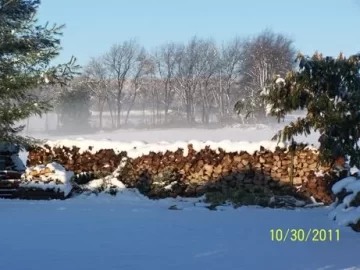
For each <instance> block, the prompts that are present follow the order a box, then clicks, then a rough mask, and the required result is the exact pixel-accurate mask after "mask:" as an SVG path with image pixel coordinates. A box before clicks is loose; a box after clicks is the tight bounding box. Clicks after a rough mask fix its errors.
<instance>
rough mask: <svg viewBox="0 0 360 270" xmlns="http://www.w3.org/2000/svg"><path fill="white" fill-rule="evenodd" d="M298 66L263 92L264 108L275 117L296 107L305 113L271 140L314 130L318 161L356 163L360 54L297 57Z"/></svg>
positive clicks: (358, 162)
mask: <svg viewBox="0 0 360 270" xmlns="http://www.w3.org/2000/svg"><path fill="white" fill-rule="evenodd" d="M296 60H297V62H298V64H299V70H298V71H293V72H289V73H288V74H287V75H286V78H285V79H281V78H275V79H274V81H273V83H272V84H271V85H269V87H267V88H266V91H265V92H264V95H263V97H264V99H265V101H266V102H267V103H268V104H270V105H271V108H270V113H271V115H273V116H276V117H277V118H278V120H280V119H281V118H283V117H284V116H285V115H286V114H287V113H289V112H290V111H293V110H297V109H306V110H307V114H306V116H305V117H303V118H298V119H297V120H296V121H295V122H292V123H290V124H289V125H287V126H285V127H284V129H283V130H281V131H280V132H279V133H278V134H276V136H274V138H273V139H280V138H283V141H287V140H292V139H293V137H294V136H296V135H299V134H305V135H308V134H310V132H311V130H314V131H318V132H319V133H320V138H319V143H320V149H319V150H320V158H321V162H333V161H334V159H336V158H337V157H340V156H348V157H350V165H351V166H354V165H356V166H359V165H360V151H359V150H360V149H359V145H358V141H359V138H360V73H359V71H360V55H353V56H351V57H349V58H345V57H344V56H343V55H342V54H340V55H339V57H338V58H336V59H335V58H332V57H323V56H322V55H321V54H318V53H315V54H314V55H313V56H312V57H311V58H310V57H305V56H303V55H301V54H299V55H298V56H297V59H296Z"/></svg>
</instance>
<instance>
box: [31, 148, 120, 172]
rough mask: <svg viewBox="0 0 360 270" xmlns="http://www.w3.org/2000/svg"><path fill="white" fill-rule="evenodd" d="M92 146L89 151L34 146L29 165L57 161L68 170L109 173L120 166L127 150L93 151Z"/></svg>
mask: <svg viewBox="0 0 360 270" xmlns="http://www.w3.org/2000/svg"><path fill="white" fill-rule="evenodd" d="M91 150H92V147H91V146H89V147H88V151H84V152H81V151H80V148H79V147H76V146H73V147H66V146H62V147H50V146H49V145H44V147H38V148H34V149H32V150H31V151H29V156H28V160H27V166H36V165H40V164H47V163H49V162H57V163H59V164H61V165H62V166H63V167H64V168H65V169H66V170H69V171H73V172H75V173H81V172H93V173H96V174H99V175H109V174H111V173H112V172H113V171H115V170H116V168H117V167H118V166H119V164H120V161H121V158H122V157H123V156H125V155H126V153H125V152H122V153H119V154H115V152H114V150H113V149H101V150H99V151H97V152H95V153H91V152H90V151H91Z"/></svg>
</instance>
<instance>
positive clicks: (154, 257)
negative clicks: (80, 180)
mask: <svg viewBox="0 0 360 270" xmlns="http://www.w3.org/2000/svg"><path fill="white" fill-rule="evenodd" d="M172 204H177V205H178V206H179V207H181V208H182V210H168V207H169V206H170V205H172ZM0 211H1V218H2V220H1V222H0V230H1V231H2V232H3V233H2V236H1V241H0V250H1V252H0V262H1V265H2V268H1V269H11V270H22V269H37V270H43V269H44V270H45V269H46V270H47V269H52V270H58V269H59V270H63V269H68V270H70V269H74V270H81V269H84V270H85V269H86V270H91V269H94V270H95V269H96V270H98V269H107V270H110V269H114V270H115V269H116V270H117V269H164V270H167V269H173V270H177V269H179V270H184V269H189V270H190V269H194V270H195V269H196V270H198V269H216V270H217V269H226V270H230V269H234V270H235V269H236V270H238V269H260V270H262V269H277V270H280V269H284V270H289V269H360V260H359V256H358V250H359V247H360V234H356V233H354V232H353V231H351V230H350V229H349V228H340V240H339V241H335V236H333V241H329V239H327V240H326V241H324V242H312V241H311V240H308V241H307V242H291V241H290V240H286V241H285V242H276V241H272V240H271V235H270V230H271V229H283V230H284V232H285V231H286V230H287V229H304V230H305V231H307V230H308V229H310V228H311V229H326V230H329V229H331V230H333V231H335V230H336V229H338V228H339V227H337V226H336V224H335V223H334V222H332V221H331V220H330V219H329V217H328V216H327V214H328V210H327V209H325V208H322V209H312V210H299V211H294V210H269V209H256V208H245V207H243V208H240V209H237V210H233V209H230V208H224V210H223V211H210V210H208V209H206V208H204V207H201V206H193V203H192V202H191V201H190V202H187V203H185V202H183V203H179V202H176V201H173V202H172V201H170V200H163V201H157V202H154V201H153V202H151V201H148V200H146V199H142V198H140V197H137V196H131V195H123V196H121V195H120V196H119V197H116V198H113V197H107V196H105V195H104V196H101V197H100V198H86V199H83V198H76V199H70V200H67V201H52V202H28V201H10V200H2V201H0ZM357 267H358V268H357Z"/></svg>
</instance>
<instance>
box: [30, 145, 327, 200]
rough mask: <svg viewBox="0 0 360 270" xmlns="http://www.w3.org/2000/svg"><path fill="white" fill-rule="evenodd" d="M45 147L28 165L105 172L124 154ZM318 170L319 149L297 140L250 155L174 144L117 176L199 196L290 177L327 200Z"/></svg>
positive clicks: (145, 188)
mask: <svg viewBox="0 0 360 270" xmlns="http://www.w3.org/2000/svg"><path fill="white" fill-rule="evenodd" d="M46 148H47V149H44V148H39V149H37V150H36V151H32V152H30V154H29V161H28V164H31V165H36V164H41V163H42V164H43V163H46V162H49V161H50V160H51V161H54V160H55V161H56V162H58V163H60V164H61V165H63V166H64V167H65V168H66V169H68V170H72V171H74V172H76V173H79V172H85V171H86V172H95V171H96V170H99V169H100V170H103V172H109V173H110V172H112V171H114V170H115V169H116V167H117V166H118V165H119V163H120V160H121V159H122V158H123V157H126V153H125V152H123V153H121V154H118V155H117V154H115V153H114V151H113V150H102V151H100V152H97V153H95V154H91V153H90V152H85V153H83V154H80V153H79V150H78V148H76V147H73V148H66V147H62V148H54V149H50V148H49V147H48V146H47V147H46ZM292 160H293V169H292V170H291V167H292V166H291V163H292ZM105 165H106V166H105ZM104 168H107V170H104ZM319 170H322V171H323V172H324V173H327V172H329V171H330V170H329V166H324V167H320V166H318V153H317V152H316V151H313V150H309V149H307V148H306V145H298V146H297V149H296V151H295V152H294V154H292V153H291V152H289V151H288V150H287V149H283V148H277V149H276V150H275V151H274V152H271V151H269V150H266V149H265V148H263V147H261V148H260V150H259V151H256V152H255V153H254V154H249V153H247V152H245V151H243V152H240V153H239V152H225V151H224V150H222V149H218V151H214V150H212V149H210V147H205V148H204V149H202V150H201V151H195V150H194V148H193V146H192V145H191V144H190V145H188V155H187V156H184V149H178V150H177V151H175V152H170V151H167V152H165V153H155V152H151V153H149V154H148V155H143V156H141V157H138V158H135V159H128V162H127V164H126V166H125V168H123V170H122V172H121V173H120V176H119V180H120V181H122V182H123V183H124V184H125V185H126V186H127V187H135V188H138V189H139V190H140V191H141V192H142V193H144V194H145V195H147V196H149V197H153V198H164V197H169V196H172V197H175V196H200V195H202V194H204V193H205V192H207V191H209V190H224V189H226V188H234V187H238V188H244V189H252V188H256V187H261V188H264V189H265V188H270V189H272V190H274V189H275V190H276V189H277V190H284V189H285V188H286V187H288V186H289V184H290V182H291V178H292V179H293V185H295V186H301V187H302V188H301V191H302V193H303V194H306V195H309V196H311V195H312V196H315V197H316V198H320V199H321V201H324V202H330V201H331V200H332V198H331V192H329V190H330V187H329V185H330V182H331V180H326V181H325V180H323V179H322V178H321V177H316V176H315V175H314V172H316V171H319ZM291 172H292V176H293V177H291ZM309 181H310V182H309Z"/></svg>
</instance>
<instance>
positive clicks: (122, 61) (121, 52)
mask: <svg viewBox="0 0 360 270" xmlns="http://www.w3.org/2000/svg"><path fill="white" fill-rule="evenodd" d="M139 49H140V48H139V45H138V43H137V42H136V41H135V40H130V41H125V42H123V43H122V44H116V45H113V46H112V47H111V49H110V51H109V52H108V53H107V54H106V55H105V58H104V59H105V64H106V65H107V67H108V68H109V71H110V72H111V74H112V75H113V77H114V79H115V80H116V88H117V89H116V105H117V106H116V107H117V108H116V109H117V114H116V127H117V128H119V127H120V117H121V105H122V98H123V95H122V94H123V89H124V86H125V82H126V80H127V79H128V77H129V75H130V72H131V68H132V67H133V65H134V63H135V62H136V59H137V54H138V51H139Z"/></svg>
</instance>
